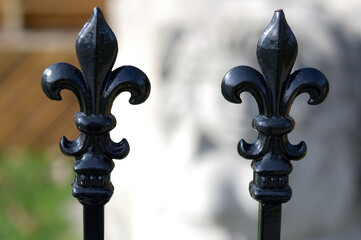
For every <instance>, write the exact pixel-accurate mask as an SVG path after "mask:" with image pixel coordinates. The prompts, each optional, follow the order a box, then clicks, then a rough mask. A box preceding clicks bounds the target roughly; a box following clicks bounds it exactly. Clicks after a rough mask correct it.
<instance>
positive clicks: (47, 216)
mask: <svg viewBox="0 0 361 240" xmlns="http://www.w3.org/2000/svg"><path fill="white" fill-rule="evenodd" d="M53 160H54V159H51V157H49V155H48V154H46V153H45V152H44V151H34V150H32V151H30V150H29V151H21V152H19V151H6V152H5V151H2V152H0V239H2V240H21V239H26V240H43V239H44V240H45V239H46V240H49V239H53V240H63V239H64V240H65V239H67V240H71V239H76V238H75V236H74V233H72V232H71V228H70V223H69V220H68V219H67V215H66V213H67V210H66V203H69V201H75V200H72V197H71V190H70V183H71V174H69V171H71V166H70V164H68V165H69V168H68V169H67V168H66V167H65V168H61V167H56V166H55V168H54V162H52V161H53ZM58 161H64V162H65V164H66V161H67V160H65V159H61V160H58ZM58 171H62V172H63V173H59V172H58ZM67 171H68V172H67ZM54 172H55V173H56V174H58V175H56V174H55V177H54ZM59 174H60V176H62V177H59ZM56 176H58V177H56Z"/></svg>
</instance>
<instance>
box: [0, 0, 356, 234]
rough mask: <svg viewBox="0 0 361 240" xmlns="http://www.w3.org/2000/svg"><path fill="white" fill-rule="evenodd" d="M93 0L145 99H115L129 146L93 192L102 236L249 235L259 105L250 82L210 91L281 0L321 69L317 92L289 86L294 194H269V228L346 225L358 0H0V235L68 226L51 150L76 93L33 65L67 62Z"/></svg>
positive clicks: (352, 226)
mask: <svg viewBox="0 0 361 240" xmlns="http://www.w3.org/2000/svg"><path fill="white" fill-rule="evenodd" d="M94 6H99V7H101V9H103V12H104V15H105V17H106V19H107V21H108V23H109V25H110V26H111V28H112V29H113V31H114V32H115V34H116V36H117V38H118V44H119V54H118V60H117V63H116V67H118V66H121V65H134V66H137V67H138V68H140V69H142V70H143V71H144V72H145V73H147V75H148V77H149V79H150V81H151V83H152V92H151V95H150V98H149V99H148V100H147V101H146V102H145V103H144V104H142V105H139V106H131V105H130V104H129V103H128V102H127V101H128V98H129V95H128V94H127V93H125V94H121V96H119V97H118V98H117V100H116V101H115V103H114V106H113V114H114V115H115V116H116V118H117V122H118V125H117V127H116V128H115V129H114V130H113V131H112V133H111V136H112V138H113V140H114V141H120V140H121V139H122V138H123V137H125V138H127V139H128V141H129V143H130V145H131V152H130V154H129V156H128V157H127V158H126V159H124V160H122V161H117V160H115V162H116V167H115V169H114V171H113V173H112V181H113V184H114V186H115V192H114V195H113V198H112V199H111V201H110V202H109V203H108V204H107V206H106V219H105V220H106V239H136V240H138V239H139V240H141V239H170V238H172V239H197V240H201V239H207V240H209V239H214V240H223V239H224V240H243V239H245V240H246V239H256V232H257V207H258V206H257V202H256V201H254V200H253V199H252V198H251V197H250V196H249V193H248V183H249V182H250V181H251V180H252V169H251V167H250V161H247V160H245V159H242V158H241V157H240V156H238V154H237V151H236V145H237V143H238V141H239V140H240V139H241V138H244V139H246V140H247V141H249V142H251V141H252V140H254V139H255V136H256V133H255V132H254V130H253V129H252V127H251V121H252V118H253V117H254V116H255V115H257V106H256V104H255V101H254V100H253V99H252V97H251V96H250V95H249V94H247V93H245V94H242V99H243V103H242V104H240V105H235V104H230V103H228V102H226V100H224V99H223V97H222V95H221V92H220V83H221V80H222V78H223V76H224V74H225V73H226V72H227V71H228V70H230V69H231V68H233V67H235V66H238V65H249V66H252V67H254V68H256V69H259V67H258V64H257V59H256V44H257V41H258V38H259V37H260V35H261V34H262V32H263V30H264V29H265V28H266V26H267V25H268V23H269V21H270V19H271V17H272V15H273V12H274V10H276V9H279V8H283V9H284V12H285V14H286V18H287V21H288V23H289V25H290V27H291V29H292V30H293V32H294V34H295V36H296V38H297V40H298V46H299V56H298V58H297V60H296V64H295V67H294V70H297V69H299V68H303V67H314V68H317V69H319V70H321V71H322V72H323V73H324V74H325V75H326V76H327V77H328V79H329V82H330V87H331V90H330V94H329V96H328V98H327V99H326V101H325V102H324V103H322V104H321V105H319V106H309V105H307V99H308V96H307V95H301V96H299V98H298V99H296V101H295V103H294V105H293V108H292V111H291V114H290V115H291V116H292V117H293V118H294V119H295V122H296V128H295V129H294V131H293V132H292V133H291V134H290V136H289V138H290V141H291V142H292V143H298V142H299V141H301V140H303V141H305V142H306V143H307V145H308V153H307V156H306V157H305V158H304V159H302V160H301V161H299V162H294V171H293V173H292V174H291V176H290V185H291V187H292V188H293V198H292V199H291V200H290V202H288V203H286V204H284V207H283V225H282V227H283V228H282V239H303V240H304V239H310V240H311V239H337V240H339V239H350V240H353V239H355V240H356V239H360V236H361V228H360V226H361V206H360V202H361V201H360V190H359V189H360V187H359V186H360V183H361V181H360V177H359V175H360V174H359V173H360V170H361V166H360V161H359V159H360V157H361V150H360V148H359V146H358V143H359V142H360V140H361V131H360V130H359V124H360V119H361V113H360V103H361V83H360V73H361V70H360V67H359V66H360V63H361V22H360V17H359V16H358V13H359V12H360V10H361V2H360V1H357V0H344V1H342V2H340V1H333V0H332V1H323V0H317V1H311V0H304V1H284V0H275V1H266V0H259V1H250V0H243V1H241V0H224V1H217V0H199V1H189V0H183V1H180V0H107V1H88V0H77V1H70V0H62V1H60V0H59V1H58V0H56V1H55V0H53V1H45V0H12V1H4V0H1V1H0V29H1V30H0V86H1V87H0V108H1V109H2V114H1V115H0V128H1V131H0V238H1V239H49V237H51V238H53V239H80V238H81V205H80V204H78V203H77V201H76V200H75V199H73V198H72V197H71V189H70V183H71V182H72V178H73V173H72V159H70V158H66V157H63V156H62V155H61V153H60V150H59V149H58V146H57V145H58V141H59V140H60V137H61V136H63V135H65V136H67V137H68V138H69V139H75V138H76V137H77V135H78V132H77V129H76V127H75V125H74V123H73V121H72V118H73V115H74V114H75V113H76V112H77V111H78V110H79V107H78V104H77V102H76V99H75V97H74V96H73V95H72V94H71V93H69V92H67V91H64V92H62V96H63V100H62V101H61V102H54V101H51V100H49V99H47V98H46V97H45V95H44V94H43V92H42V90H41V87H40V78H41V75H42V73H43V71H44V70H45V68H46V67H48V66H50V65H51V64H53V63H55V62H68V63H71V64H73V65H74V66H77V67H78V66H79V65H78V63H77V59H76V56H75V49H74V45H75V39H76V36H77V34H78V32H79V31H80V29H81V27H82V26H83V25H84V23H85V22H86V21H87V19H88V18H89V17H90V15H91V12H92V8H93V7H94Z"/></svg>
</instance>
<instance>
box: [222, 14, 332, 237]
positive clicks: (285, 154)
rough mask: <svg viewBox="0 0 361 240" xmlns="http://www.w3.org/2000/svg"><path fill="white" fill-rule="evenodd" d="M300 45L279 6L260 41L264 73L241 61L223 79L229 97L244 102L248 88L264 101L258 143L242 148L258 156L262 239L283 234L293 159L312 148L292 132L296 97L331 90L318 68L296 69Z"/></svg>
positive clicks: (317, 98) (257, 121)
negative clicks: (292, 136) (294, 141)
mask: <svg viewBox="0 0 361 240" xmlns="http://www.w3.org/2000/svg"><path fill="white" fill-rule="evenodd" d="M297 51H298V48H297V41H296V38H295V36H294V34H293V33H292V31H291V29H290V27H289V26H288V24H287V22H286V19H285V15H284V13H283V11H282V10H277V11H276V12H275V13H274V15H273V18H272V20H271V22H270V23H269V25H268V26H267V28H266V29H265V31H264V32H263V34H262V36H261V37H260V39H259V41H258V44H257V58H258V62H259V65H260V67H261V71H262V73H263V74H261V73H260V72H258V71H257V70H255V69H254V68H251V67H248V66H238V67H235V68H233V69H231V70H230V71H229V72H228V73H227V74H226V75H225V76H224V78H223V80H222V85H221V89H222V94H223V96H224V97H225V98H226V99H227V100H228V101H230V102H232V103H241V102H242V100H241V98H240V94H241V93H242V92H244V91H248V92H250V93H251V94H252V95H253V97H254V98H255V100H256V102H257V104H258V110H259V115H257V116H256V117H255V118H254V119H253V122H252V126H253V128H255V129H256V130H257V131H258V138H257V140H256V141H255V142H254V143H247V142H246V141H244V140H243V139H242V140H241V141H240V142H239V144H238V152H239V154H240V155H241V156H242V157H244V158H247V159H252V160H253V161H252V168H253V170H254V178H253V181H252V182H251V183H250V187H249V189H250V194H251V196H252V197H253V198H254V199H255V200H258V201H259V202H260V222H259V239H279V238H280V236H279V234H280V226H281V220H280V219H281V203H284V202H287V201H288V200H290V198H291V195H292V190H291V188H290V186H289V185H288V175H289V174H290V173H291V171H292V164H291V162H290V160H298V159H301V158H303V157H304V156H305V154H306V144H305V143H304V142H303V141H302V142H300V143H299V144H297V145H293V144H291V143H290V142H289V141H288V138H287V134H288V133H290V132H291V131H292V130H293V128H294V126H295V123H294V120H293V119H292V117H290V116H289V112H290V109H291V106H292V103H293V101H294V99H295V98H296V97H297V96H298V95H299V94H301V93H308V94H309V96H310V99H309V101H308V104H311V105H315V104H319V103H321V102H322V101H323V100H324V99H325V98H326V97H327V94H328V91H329V84H328V81H327V79H326V77H325V76H324V75H323V74H322V73H321V72H320V71H318V70H316V69H314V68H303V69H300V70H297V71H295V72H294V73H292V74H291V70H292V67H293V64H294V62H295V60H296V56H297ZM270 226H271V227H270ZM276 236H277V237H276Z"/></svg>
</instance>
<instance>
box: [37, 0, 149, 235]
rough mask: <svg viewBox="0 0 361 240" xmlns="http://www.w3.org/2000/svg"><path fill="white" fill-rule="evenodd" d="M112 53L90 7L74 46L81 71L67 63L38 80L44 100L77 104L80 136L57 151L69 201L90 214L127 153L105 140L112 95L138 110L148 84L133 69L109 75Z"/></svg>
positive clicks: (109, 35) (112, 40)
mask: <svg viewBox="0 0 361 240" xmlns="http://www.w3.org/2000/svg"><path fill="white" fill-rule="evenodd" d="M117 52H118V45H117V40H116V37H115V35H114V33H113V32H112V30H111V29H110V28H109V26H108V24H107V23H106V22H105V20H104V17H103V15H102V12H101V10H100V9H99V8H97V7H96V8H94V11H93V14H92V16H91V18H90V19H89V21H88V22H87V23H86V24H85V26H84V27H83V29H82V30H81V31H80V33H79V35H78V37H77V40H76V53H77V56H78V60H79V63H80V66H81V70H79V69H77V68H76V67H74V66H72V65H70V64H68V63H56V64H54V65H52V66H50V67H48V68H47V69H46V70H45V71H44V74H43V76H42V80H41V86H42V88H43V91H44V92H45V94H46V95H47V96H48V97H49V98H50V99H53V100H61V96H60V91H61V90H63V89H68V90H70V91H72V92H73V93H74V94H75V95H76V97H77V99H78V101H79V105H80V112H78V113H76V114H75V116H74V122H75V125H76V127H77V128H78V129H79V131H80V132H81V133H80V135H79V137H78V138H77V139H76V140H74V141H69V140H68V139H67V138H66V137H62V139H61V141H60V149H61V151H62V152H63V153H64V154H65V155H68V156H73V157H74V171H75V172H76V177H75V180H74V182H73V184H72V193H73V196H74V197H76V198H77V199H78V200H79V201H80V202H81V203H82V204H83V205H84V206H91V207H92V209H94V208H96V207H97V206H103V205H104V204H105V203H107V202H108V201H109V199H110V198H111V196H112V193H113V185H112V184H111V182H110V173H111V171H112V170H113V168H114V162H113V159H122V158H124V157H126V156H127V154H128V152H129V145H128V142H127V140H126V139H123V140H122V141H120V142H119V143H115V142H113V141H112V140H111V139H110V136H109V131H110V130H112V129H113V128H114V127H115V125H116V120H115V117H114V116H113V115H112V114H111V107H112V104H113V101H114V99H115V98H116V96H117V95H118V94H120V93H121V92H123V91H128V92H130V93H131V98H130V100H129V102H130V103H131V104H140V103H142V102H144V101H145V100H146V99H147V98H148V96H149V93H150V83H149V80H148V78H147V76H146V75H145V74H144V73H143V72H142V71H141V70H139V69H138V68H136V67H133V66H123V67H120V68H117V69H115V70H114V71H112V67H113V65H114V62H115V60H116V56H117ZM84 214H85V212H84ZM84 219H85V217H84ZM94 225H96V224H94ZM84 226H85V225H84ZM93 227H95V228H96V227H97V226H93ZM88 228H92V227H90V226H88ZM100 234H102V233H100ZM93 235H94V234H93ZM89 239H101V238H96V237H94V238H92V237H89Z"/></svg>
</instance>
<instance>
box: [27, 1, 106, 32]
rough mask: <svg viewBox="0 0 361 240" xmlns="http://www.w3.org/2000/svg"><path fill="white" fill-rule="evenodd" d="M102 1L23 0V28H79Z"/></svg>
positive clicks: (102, 6) (101, 5)
mask: <svg viewBox="0 0 361 240" xmlns="http://www.w3.org/2000/svg"><path fill="white" fill-rule="evenodd" d="M96 6H98V7H100V8H101V9H103V8H104V1H89V0H77V1H72V0H51V1H49V0H24V2H23V12H24V24H25V28H41V29H44V28H80V27H82V26H83V25H84V24H85V23H86V22H87V20H88V19H89V18H90V16H91V14H92V12H93V8H94V7H96Z"/></svg>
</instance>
